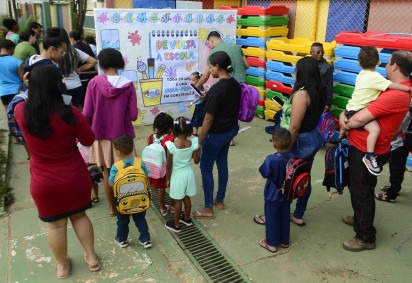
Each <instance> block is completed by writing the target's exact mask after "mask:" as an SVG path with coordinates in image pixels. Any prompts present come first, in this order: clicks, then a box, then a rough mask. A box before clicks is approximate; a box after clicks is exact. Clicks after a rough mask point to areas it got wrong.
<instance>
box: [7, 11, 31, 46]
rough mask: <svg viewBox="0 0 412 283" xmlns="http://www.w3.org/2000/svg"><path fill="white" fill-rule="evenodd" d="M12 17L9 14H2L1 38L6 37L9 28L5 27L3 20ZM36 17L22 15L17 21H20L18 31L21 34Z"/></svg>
mask: <svg viewBox="0 0 412 283" xmlns="http://www.w3.org/2000/svg"><path fill="white" fill-rule="evenodd" d="M8 18H10V17H9V16H8V15H0V40H3V39H5V38H6V33H7V29H6V28H5V27H3V25H2V24H3V20H4V19H8ZM34 21H35V18H34V17H33V16H30V15H23V16H21V17H20V18H19V19H18V20H17V22H18V23H19V30H18V31H17V33H18V34H20V33H21V32H22V31H23V30H25V29H28V28H29V26H30V23H31V22H34Z"/></svg>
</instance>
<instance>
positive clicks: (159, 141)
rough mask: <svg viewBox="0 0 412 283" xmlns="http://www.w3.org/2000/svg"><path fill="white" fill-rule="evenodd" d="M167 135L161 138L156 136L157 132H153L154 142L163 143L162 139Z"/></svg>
mask: <svg viewBox="0 0 412 283" xmlns="http://www.w3.org/2000/svg"><path fill="white" fill-rule="evenodd" d="M165 136H166V135H163V136H161V137H160V138H159V139H158V138H157V137H156V135H155V134H153V143H158V144H161V142H162V140H163V139H164V137H165Z"/></svg>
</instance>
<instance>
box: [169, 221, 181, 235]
mask: <svg viewBox="0 0 412 283" xmlns="http://www.w3.org/2000/svg"><path fill="white" fill-rule="evenodd" d="M165 227H166V229H167V230H170V231H172V232H175V233H179V232H180V231H182V228H181V227H176V226H175V222H174V221H173V219H172V220H168V221H167V222H166V224H165Z"/></svg>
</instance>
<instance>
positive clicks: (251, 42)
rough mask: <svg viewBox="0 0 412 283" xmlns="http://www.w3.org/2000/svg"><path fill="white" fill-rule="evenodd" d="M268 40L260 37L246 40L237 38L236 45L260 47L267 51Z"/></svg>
mask: <svg viewBox="0 0 412 283" xmlns="http://www.w3.org/2000/svg"><path fill="white" fill-rule="evenodd" d="M268 40H269V39H268V38H260V37H246V38H239V37H238V38H236V44H237V45H241V46H252V47H260V48H263V49H266V41H268Z"/></svg>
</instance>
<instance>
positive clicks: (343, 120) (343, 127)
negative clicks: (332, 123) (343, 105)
mask: <svg viewBox="0 0 412 283" xmlns="http://www.w3.org/2000/svg"><path fill="white" fill-rule="evenodd" d="M348 122H349V120H348V118H347V117H346V115H345V112H342V113H340V115H339V125H340V133H339V137H340V138H341V139H343V138H346V137H347V136H348V133H349V130H350V128H349V127H348Z"/></svg>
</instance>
